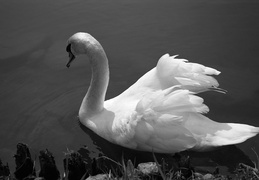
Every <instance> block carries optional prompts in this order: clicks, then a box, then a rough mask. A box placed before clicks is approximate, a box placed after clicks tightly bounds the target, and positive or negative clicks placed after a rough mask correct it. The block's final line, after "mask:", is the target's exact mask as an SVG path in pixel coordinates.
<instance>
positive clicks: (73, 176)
mask: <svg viewBox="0 0 259 180" xmlns="http://www.w3.org/2000/svg"><path fill="white" fill-rule="evenodd" d="M253 151H254V152H255V150H253ZM255 155H256V156H257V158H258V155H257V153H256V152H255ZM14 158H15V163H16V168H15V172H13V173H11V172H10V169H9V166H8V164H6V165H4V164H3V163H2V161H1V160H0V180H57V179H64V180H84V179H89V180H94V179H95V180H97V179H98V180H102V179H111V180H112V179H121V180H133V179H134V180H135V179H136V180H140V179H145V180H146V179H161V180H202V179H204V180H206V179H216V180H225V179H227V180H229V179H240V180H246V179H251V180H256V179H259V171H258V169H257V168H258V163H259V159H258V162H257V163H255V167H251V166H248V165H246V164H243V163H239V164H238V165H237V167H236V170H235V171H234V173H233V175H232V176H229V175H221V174H220V168H218V167H215V169H214V170H213V171H212V172H209V171H207V172H204V171H203V172H201V171H200V172H199V170H197V169H196V168H195V167H193V166H192V164H191V162H190V157H189V156H186V155H180V154H176V155H175V159H176V161H175V162H174V163H168V162H166V161H165V160H164V159H162V160H161V162H158V160H157V158H156V156H155V154H154V153H153V159H154V162H147V163H140V164H137V165H136V164H134V163H132V161H131V160H127V161H125V159H124V157H122V160H121V162H116V161H114V160H112V159H110V158H108V157H106V156H102V155H100V156H99V157H98V158H93V159H92V160H91V162H87V161H86V160H85V159H84V158H83V156H82V155H81V154H80V153H79V152H76V151H72V150H67V152H66V153H65V157H64V160H63V165H64V174H63V175H61V174H60V171H59V170H58V168H57V166H56V163H55V159H54V157H53V155H52V153H51V152H50V151H49V150H47V149H46V150H42V151H40V153H39V164H40V170H37V169H36V166H35V163H36V159H32V158H31V154H30V150H29V148H28V146H27V145H26V144H23V143H18V144H17V151H16V154H15V155H14ZM169 164H170V165H169Z"/></svg>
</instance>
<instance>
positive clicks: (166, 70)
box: [156, 54, 224, 92]
mask: <svg viewBox="0 0 259 180" xmlns="http://www.w3.org/2000/svg"><path fill="white" fill-rule="evenodd" d="M176 57H177V56H169V54H165V55H164V56H162V57H161V58H160V59H159V61H158V63H157V66H156V70H157V76H158V78H159V80H160V84H161V86H162V87H163V89H165V88H168V87H171V86H174V85H182V87H183V88H185V89H188V90H190V91H193V92H202V91H207V90H216V91H220V92H224V90H222V89H220V88H217V87H218V86H219V84H218V82H217V80H216V79H215V78H214V77H212V76H211V75H218V74H220V72H219V71H217V70H216V69H213V68H210V67H206V66H203V65H201V64H198V63H191V62H188V60H186V59H178V58H176Z"/></svg>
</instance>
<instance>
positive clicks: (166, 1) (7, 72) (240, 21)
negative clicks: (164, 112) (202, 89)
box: [0, 0, 259, 169]
mask: <svg viewBox="0 0 259 180" xmlns="http://www.w3.org/2000/svg"><path fill="white" fill-rule="evenodd" d="M258 9H259V1H252V0H243V1H234V0H226V1H223V0H214V1H213V2H212V1H205V0H200V1H195V2H194V1H189V0H184V1H182V0H181V1H180V0H178V1H176V0H174V1H172V0H162V1H155V0H112V1H109V2H108V1H104V0H99V1H94V0H78V1H73V2H71V1H68V0H62V1H61V0H58V1H50V0H46V1H35V0H24V1H19V2H18V1H12V0H10V1H0V22H1V28H0V62H1V65H0V85H1V88H0V99H1V101H0V114H1V119H0V127H1V130H0V139H1V140H0V157H1V159H2V160H3V161H4V162H9V164H10V166H11V168H12V169H13V168H14V160H13V158H12V155H13V154H14V153H15V150H16V147H15V146H16V144H17V143H18V142H25V143H27V144H29V146H30V148H31V149H32V152H33V154H37V153H38V151H39V150H41V149H45V148H48V149H49V150H50V151H52V152H53V153H54V156H55V157H56V161H57V162H58V164H59V167H60V168H61V160H62V158H63V152H64V151H66V148H69V149H79V148H80V147H82V146H83V145H87V146H88V150H89V151H90V152H91V156H95V155H96V154H97V153H98V150H101V147H99V146H101V145H102V143H100V142H98V139H94V138H92V137H91V136H89V135H88V134H87V133H85V132H84V131H83V130H82V129H81V128H80V127H79V125H78V122H77V112H78V109H79V106H80V103H81V100H82V98H83V96H84V94H85V92H86V90H87V87H88V85H89V80H90V74H89V68H88V67H87V66H88V62H86V61H84V60H82V59H83V58H81V57H80V58H78V59H77V62H75V63H73V64H72V67H71V68H70V69H66V67H65V64H66V62H67V60H68V55H67V53H66V51H65V47H66V40H67V38H68V37H69V36H70V35H72V34H73V33H75V32H78V31H86V32H89V33H91V34H92V35H94V36H95V37H96V38H97V39H98V40H99V41H100V42H101V43H102V44H103V46H104V48H105V50H106V52H107V54H108V57H109V60H110V71H111V81H110V85H109V89H108V92H107V99H108V98H111V97H113V96H116V95H117V94H119V93H121V92H122V91H123V90H125V89H126V88H127V87H129V86H130V85H131V84H132V83H134V82H135V81H136V80H137V79H138V78H139V77H140V76H141V75H143V74H144V73H145V72H147V71H148V70H150V69H151V68H152V67H154V66H155V65H156V62H157V60H158V59H159V57H160V56H161V55H163V54H165V53H170V54H171V55H173V54H180V55H181V57H184V58H187V59H189V60H191V61H195V62H198V63H202V64H204V65H207V66H211V67H214V68H216V69H218V70H220V71H221V72H222V74H221V75H220V76H218V77H217V79H218V80H219V82H220V86H221V87H222V88H224V89H227V90H228V94H226V95H223V94H217V93H206V94H204V95H203V97H204V98H205V103H206V104H207V105H208V106H209V107H210V113H209V114H208V117H210V118H211V119H213V120H216V121H219V122H239V123H247V124H251V125H254V126H259V121H258V117H259V111H258V110H259V105H258V100H259V84H258V82H259V73H258V68H259V35H258V32H259V21H258V19H259V11H258ZM258 140H259V136H257V137H255V138H252V139H250V140H249V141H247V142H245V143H242V144H240V145H238V146H237V147H238V148H240V149H241V150H242V151H244V152H245V153H246V154H247V155H249V156H250V157H251V158H252V159H255V156H254V154H253V153H252V151H251V147H255V148H256V149H257V152H259V143H258ZM112 148H113V147H112V146H105V149H106V150H107V151H109V152H110V153H112V152H113V151H114V149H112Z"/></svg>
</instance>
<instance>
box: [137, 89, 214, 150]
mask: <svg viewBox="0 0 259 180" xmlns="http://www.w3.org/2000/svg"><path fill="white" fill-rule="evenodd" d="M208 110H209V109H208V107H207V106H206V105H204V104H203V99H202V98H200V97H198V96H195V95H194V94H193V93H191V92H190V91H189V90H183V89H180V88H179V87H178V86H174V87H171V88H168V89H166V90H163V91H159V92H155V93H151V94H147V95H146V96H145V97H143V98H142V100H140V101H139V103H138V104H137V106H136V112H137V118H136V120H137V123H136V126H135V136H134V140H135V141H136V144H137V145H138V148H139V149H143V150H149V151H150V150H151V149H153V150H154V151H156V152H164V153H165V152H167V153H174V152H179V151H183V150H186V149H190V148H193V147H194V146H195V145H196V144H197V139H196V138H195V137H194V135H193V133H192V132H190V131H189V130H188V129H187V128H185V126H184V124H185V121H186V119H187V118H188V113H206V112H208Z"/></svg>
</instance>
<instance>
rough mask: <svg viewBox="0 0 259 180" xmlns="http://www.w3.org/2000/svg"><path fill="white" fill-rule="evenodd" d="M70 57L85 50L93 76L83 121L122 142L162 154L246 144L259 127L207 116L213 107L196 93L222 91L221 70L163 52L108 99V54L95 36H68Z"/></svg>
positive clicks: (83, 106)
mask: <svg viewBox="0 0 259 180" xmlns="http://www.w3.org/2000/svg"><path fill="white" fill-rule="evenodd" d="M67 51H68V52H69V56H70V61H69V63H68V64H67V66H68V67H69V66H70V63H71V62H72V60H73V59H74V58H75V56H76V55H79V54H86V55H87V56H88V59H89V61H90V64H91V66H92V80H91V84H90V87H89V89H88V92H87V93H86V96H85V97H84V99H83V102H82V104H81V107H80V110H79V119H80V121H81V123H82V124H83V125H85V126H86V127H88V128H90V129H91V130H92V131H94V132H95V133H96V134H98V135H99V136H101V137H103V138H105V139H106V140H108V141H110V142H112V143H115V144H119V145H121V146H124V147H127V148H131V149H136V150H142V151H154V152H160V153H175V152H179V151H183V150H186V149H194V150H203V149H207V148H209V147H215V146H223V145H229V144H237V143H241V142H243V141H245V140H247V139H248V138H251V137H253V136H255V135H256V134H257V133H258V132H259V128H257V127H253V126H249V125H245V124H235V123H218V122H214V121H212V120H210V119H209V118H207V117H205V116H204V115H202V114H204V113H207V112H208V111H209V109H208V107H207V106H206V105H204V104H203V99H202V98H201V97H198V96H197V95H196V94H197V93H199V92H203V91H208V90H211V89H212V90H216V91H222V89H220V88H217V87H218V82H217V81H216V80H215V79H214V78H213V77H211V76H210V75H218V74H219V73H220V72H219V71H217V70H215V69H213V68H209V67H205V66H203V65H200V64H196V63H189V62H188V61H187V60H184V59H177V58H175V56H174V57H170V56H169V55H168V54H166V55H164V56H162V57H161V58H160V59H159V61H158V64H157V66H156V67H155V68H153V69H152V70H150V71H149V72H147V73H146V74H145V75H143V76H142V77H141V78H140V79H139V80H138V81H137V82H136V83H134V84H133V85H132V86H130V87H129V88H128V89H127V90H125V91H124V92H123V93H122V94H120V95H118V96H116V97H115V98H112V99H109V100H106V101H104V99H105V94H106V90H107V86H108V82H109V68H108V59H107V57H106V54H105V52H104V50H103V48H102V46H101V45H100V44H99V42H98V41H97V40H96V39H94V38H93V37H92V36H91V35H89V34H87V33H76V34H74V35H73V36H72V37H70V38H69V40H68V47H67Z"/></svg>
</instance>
